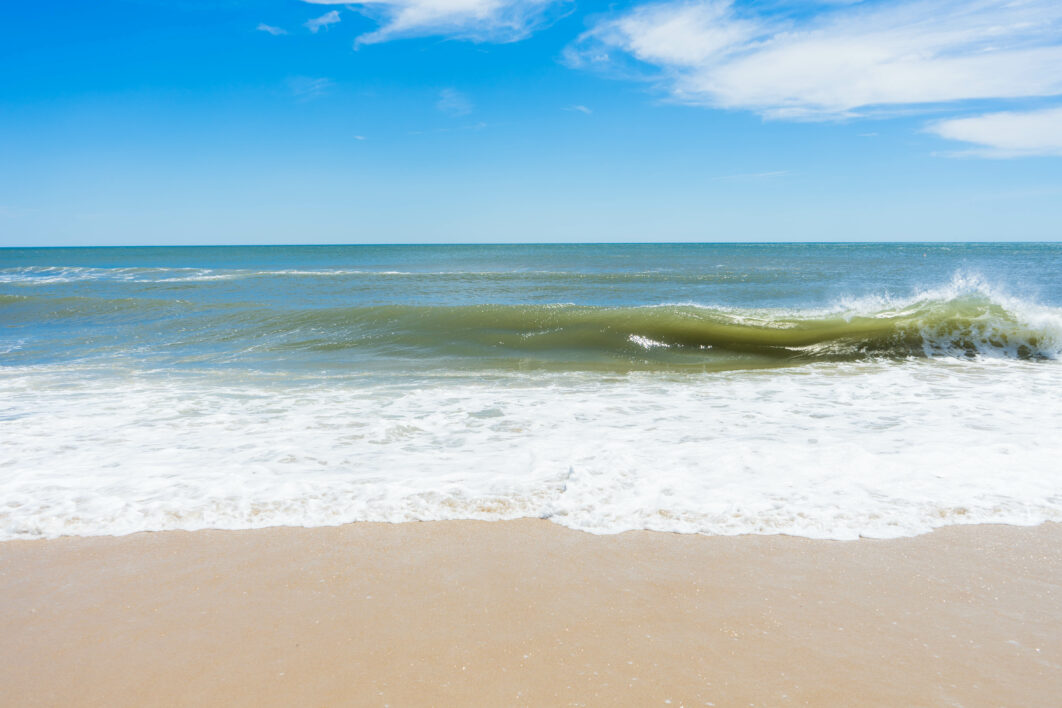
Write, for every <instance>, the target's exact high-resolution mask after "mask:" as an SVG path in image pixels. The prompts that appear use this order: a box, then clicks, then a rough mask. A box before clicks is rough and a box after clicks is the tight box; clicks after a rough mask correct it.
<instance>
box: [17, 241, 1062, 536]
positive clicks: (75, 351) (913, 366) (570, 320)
mask: <svg viewBox="0 0 1062 708" xmlns="http://www.w3.org/2000/svg"><path fill="white" fill-rule="evenodd" d="M1060 355H1062V245H1059V244H947V245H944V244H778V245H759V244H750V245H667V244H662V245H569V246H345V247H238V248H98V249H0V441H2V444H0V540H3V539H13V538H48V537H54V536H60V535H68V534H76V535H98V534H122V533H131V532H136V531H151V530H165V529H200V528H233V529H243V528H257V527H261V526H272V525H302V526H319V525H329V524H340V523H348V522H353V521H364V520H372V521H391V522H404V521H416V520H431V519H455V518H460V519H468V518H473V519H487V520H492V519H509V518H518V517H526V516H535V517H543V518H548V519H550V520H552V521H554V522H556V523H559V524H563V525H565V526H570V527H572V528H577V529H583V530H586V531H590V532H594V533H614V532H619V531H625V530H629V529H654V530H661V531H672V532H683V533H707V534H737V533H787V534H796V535H802V536H808V537H814V538H835V539H849V538H857V537H860V536H873V537H886V538H887V537H896V536H909V535H913V534H918V533H924V532H926V531H928V530H931V529H933V528H936V527H938V526H942V525H948V524H963V523H1012V524H1035V523H1040V522H1043V521H1046V520H1054V521H1062V466H1060V463H1059V460H1062V435H1060V434H1059V422H1058V421H1059V420H1060V419H1062V394H1060V393H1059V392H1060V391H1062V366H1060V365H1059V361H1058V360H1059V358H1060Z"/></svg>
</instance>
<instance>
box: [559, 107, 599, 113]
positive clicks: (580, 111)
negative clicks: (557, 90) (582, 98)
mask: <svg viewBox="0 0 1062 708" xmlns="http://www.w3.org/2000/svg"><path fill="white" fill-rule="evenodd" d="M564 110H566V111H577V112H579V113H585V114H586V115H590V114H591V113H593V111H592V110H590V109H589V108H587V107H586V106H568V107H567V108H565V109H564Z"/></svg>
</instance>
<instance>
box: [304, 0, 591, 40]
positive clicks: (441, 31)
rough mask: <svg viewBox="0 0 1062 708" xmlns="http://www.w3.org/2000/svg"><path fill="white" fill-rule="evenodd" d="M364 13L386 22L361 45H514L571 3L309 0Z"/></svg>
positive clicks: (530, 0)
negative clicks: (439, 39) (441, 38)
mask: <svg viewBox="0 0 1062 708" xmlns="http://www.w3.org/2000/svg"><path fill="white" fill-rule="evenodd" d="M304 2H309V3H312V4H315V5H345V6H348V7H352V8H358V9H360V10H361V11H362V12H364V13H365V14H366V15H369V16H370V17H373V18H374V19H376V20H377V21H378V22H379V23H380V28H379V29H378V30H376V31H375V32H370V33H368V34H363V35H361V36H360V37H358V38H357V40H356V42H355V45H360V44H376V43H378V42H386V41H388V40H392V39H399V38H403V37H423V36H431V35H445V36H450V37H454V38H457V39H466V40H471V41H474V42H513V41H516V40H519V39H523V38H525V37H527V36H528V35H530V34H531V33H532V32H533V31H535V30H536V29H538V28H539V27H541V26H543V25H545V24H547V23H548V22H550V21H551V20H553V19H555V18H556V17H557V16H559V15H560V14H561V11H560V10H559V8H562V7H563V6H565V5H567V4H568V3H569V2H570V0H360V1H357V0H355V1H354V2H350V1H349V0H304Z"/></svg>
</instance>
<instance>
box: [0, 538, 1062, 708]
mask: <svg viewBox="0 0 1062 708" xmlns="http://www.w3.org/2000/svg"><path fill="white" fill-rule="evenodd" d="M0 667H3V668H0V685H3V686H4V690H3V692H2V694H3V695H2V696H0V704H2V705H11V706H34V705H79V706H93V705H130V706H132V705H140V706H143V705H226V706H239V705H248V706H250V705H278V706H280V705H295V704H298V705H337V704H342V705H392V706H398V705H470V704H488V705H673V706H678V705H685V706H692V705H710V704H714V705H717V706H729V705H751V704H755V705H757V706H760V705H780V704H781V705H786V704H791V705H812V706H835V705H868V706H874V705H880V706H896V705H962V706H981V705H984V706H990V705H1011V706H1016V705H1047V704H1050V703H1051V702H1052V701H1053V700H1056V699H1057V696H1058V694H1059V693H1060V692H1062V525H1060V524H1052V523H1047V524H1043V525H1040V526H1035V527H1015V526H996V525H971V526H950V527H945V528H942V529H938V530H936V531H933V532H932V533H929V534H925V535H922V536H916V537H909V538H902V539H892V540H872V539H861V540H857V541H820V540H809V539H804V538H799V537H792V536H701V535H683V534H670V533H661V532H651V531H631V532H626V533H623V534H618V535H613V536H597V535H593V534H588V533H583V532H580V531H573V530H570V529H567V528H564V527H561V526H559V525H557V524H553V523H550V522H548V521H545V520H540V519H521V520H515V521H490V522H481V521H433V522H418V523H412V522H411V523H404V524H387V523H356V524H349V525H346V526H338V527H320V528H295V527H274V528H267V529H259V530H251V531H192V532H185V531H164V532H147V533H137V534H132V535H129V536H119V537H112V536H97V537H63V538H59V539H52V540H25V541H23V540H16V541H5V542H0Z"/></svg>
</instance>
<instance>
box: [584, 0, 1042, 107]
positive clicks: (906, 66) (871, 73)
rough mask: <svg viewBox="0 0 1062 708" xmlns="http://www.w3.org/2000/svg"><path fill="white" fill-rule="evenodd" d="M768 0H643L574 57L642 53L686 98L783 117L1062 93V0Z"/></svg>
mask: <svg viewBox="0 0 1062 708" xmlns="http://www.w3.org/2000/svg"><path fill="white" fill-rule="evenodd" d="M789 5H790V6H792V5H793V3H789ZM756 7H758V8H759V9H758V10H756V9H755V8H756ZM764 7H765V6H763V5H762V4H760V5H758V6H757V5H755V4H754V3H752V2H747V3H735V2H733V0H672V1H668V2H661V3H654V4H646V5H641V6H638V7H635V8H634V9H632V10H630V11H628V12H626V13H624V14H622V15H620V16H619V17H613V18H608V19H604V20H602V21H600V22H599V23H598V24H597V25H595V26H594V27H592V28H591V29H590V30H589V31H588V32H586V33H584V35H583V36H582V37H580V38H579V40H578V41H577V42H576V43H575V44H574V45H573V46H572V47H571V48H569V50H568V52H567V57H568V60H569V62H570V63H572V64H573V65H577V66H586V67H594V66H596V67H602V66H608V67H611V68H612V69H623V68H624V65H623V60H624V58H626V59H627V60H628V61H627V68H630V59H634V60H636V63H635V66H636V67H640V68H641V69H642V70H644V68H645V67H646V66H648V67H650V68H651V77H652V78H654V79H656V80H658V81H660V82H661V83H662V85H663V86H664V87H665V88H666V89H667V91H668V92H669V93H670V94H671V95H672V96H673V97H674V98H675V99H678V100H680V101H683V102H688V103H694V104H703V105H708V106H713V107H719V108H732V109H746V110H753V111H756V112H759V113H761V114H763V115H765V116H768V117H773V118H804V119H828V118H843V117H850V116H857V115H867V114H871V113H880V112H883V111H890V110H899V109H910V108H913V107H919V106H925V105H926V104H944V103H949V102H954V101H962V100H970V99H996V98H1020V97H1029V96H1051V95H1058V94H1062V2H1060V1H1059V0H896V1H893V2H875V3H870V2H865V3H856V4H838V3H832V4H823V3H819V4H818V5H817V6H816V5H815V4H814V3H813V4H811V5H808V4H804V5H803V6H802V7H801V8H800V10H801V11H800V12H794V11H793V10H794V8H793V7H788V8H787V7H785V3H780V4H779V3H775V4H773V5H768V6H766V7H767V9H764Z"/></svg>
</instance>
